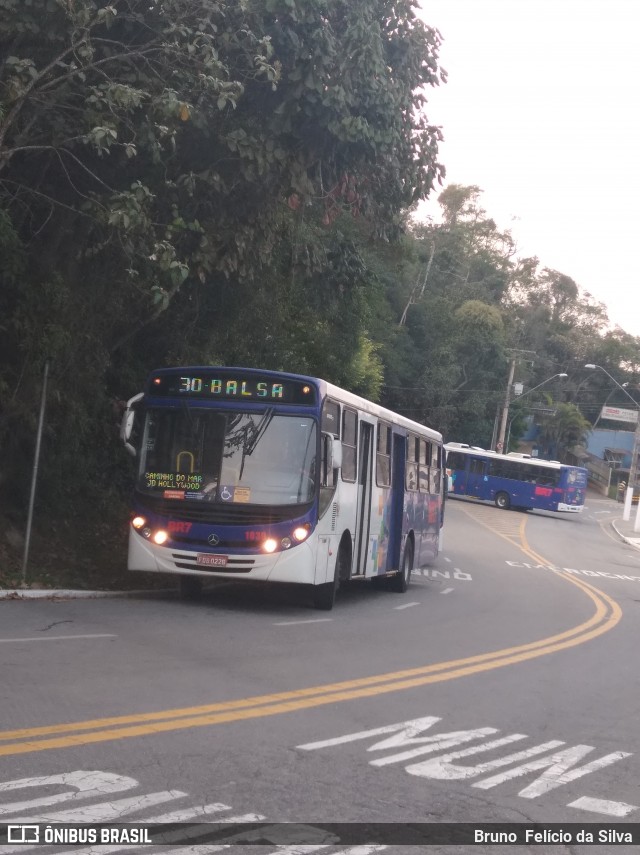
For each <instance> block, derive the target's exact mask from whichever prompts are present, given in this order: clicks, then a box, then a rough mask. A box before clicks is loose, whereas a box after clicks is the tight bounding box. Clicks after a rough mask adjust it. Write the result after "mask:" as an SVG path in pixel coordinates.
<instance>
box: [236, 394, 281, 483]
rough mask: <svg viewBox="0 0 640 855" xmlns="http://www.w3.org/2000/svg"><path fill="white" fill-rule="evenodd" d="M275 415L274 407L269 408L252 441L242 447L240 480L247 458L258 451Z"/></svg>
mask: <svg viewBox="0 0 640 855" xmlns="http://www.w3.org/2000/svg"><path fill="white" fill-rule="evenodd" d="M273 414H274V409H273V407H269V409H268V410H267V411H266V412H265V414H264V415H263V416H262V418H261V419H260V421H259V422H258V425H257V427H256V429H255V433H254V434H253V436H252V437H251V439H249V440H247V441H246V442H244V443H243V445H242V463H241V464H240V473H239V476H238V478H239V480H242V475H243V473H244V462H245V460H246V458H247V457H249V456H250V455H251V454H253V452H254V451H255V450H256V446H257V445H258V443H259V442H260V440H261V439H262V437H263V436H264V434H265V432H266V430H267V428H268V427H269V425H270V424H271V419H272V418H273Z"/></svg>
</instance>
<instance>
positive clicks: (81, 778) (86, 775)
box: [0, 770, 138, 816]
mask: <svg viewBox="0 0 640 855" xmlns="http://www.w3.org/2000/svg"><path fill="white" fill-rule="evenodd" d="M55 786H60V787H73V792H67V793H58V794H57V795H49V796H44V797H42V798H39V799H30V800H29V801H26V802H5V804H4V805H2V806H0V816H1V815H2V814H8V813H18V812H20V811H25V810H29V809H30V808H36V807H42V806H43V805H47V806H50V805H55V804H60V802H68V801H79V800H80V799H91V798H95V797H96V796H103V797H104V796H107V795H109V794H110V793H121V792H123V791H126V790H133V789H135V788H136V787H137V786H138V782H137V781H136V780H135V778H127V777H125V776H124V775H114V774H113V773H111V772H84V771H81V770H79V771H77V772H67V773H63V774H62V775H43V776H40V777H37V778H20V779H19V780H17V781H7V782H5V783H0V793H8V792H12V791H14V790H25V789H29V788H31V787H36V788H37V787H55Z"/></svg>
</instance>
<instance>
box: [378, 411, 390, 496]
mask: <svg viewBox="0 0 640 855" xmlns="http://www.w3.org/2000/svg"><path fill="white" fill-rule="evenodd" d="M376 484H377V485H378V487H388V486H389V485H390V484H391V428H390V427H389V425H386V424H384V422H378V444H377V448H376Z"/></svg>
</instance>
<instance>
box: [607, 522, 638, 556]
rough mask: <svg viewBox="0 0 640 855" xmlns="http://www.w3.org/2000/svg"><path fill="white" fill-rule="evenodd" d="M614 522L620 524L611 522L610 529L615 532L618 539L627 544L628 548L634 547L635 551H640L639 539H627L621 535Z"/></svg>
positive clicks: (624, 535)
mask: <svg viewBox="0 0 640 855" xmlns="http://www.w3.org/2000/svg"><path fill="white" fill-rule="evenodd" d="M616 522H620V521H619V520H611V528H612V529H613V530H614V531H615V533H616V534H617V535H618V537H619V538H620V539H621V540H624V542H625V543H628V544H629V546H633V547H635V549H640V537H627V536H626V534H623V533H622V532H621V531H620V529H619V528H618V527H617V525H616Z"/></svg>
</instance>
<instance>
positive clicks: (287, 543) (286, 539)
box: [280, 537, 291, 549]
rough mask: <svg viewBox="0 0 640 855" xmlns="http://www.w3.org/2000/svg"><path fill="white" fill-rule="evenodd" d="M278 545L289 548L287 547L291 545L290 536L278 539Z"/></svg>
mask: <svg viewBox="0 0 640 855" xmlns="http://www.w3.org/2000/svg"><path fill="white" fill-rule="evenodd" d="M280 546H281V547H282V548H283V549H289V547H290V546H291V538H290V537H283V538H282V540H281V541H280Z"/></svg>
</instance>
